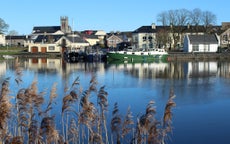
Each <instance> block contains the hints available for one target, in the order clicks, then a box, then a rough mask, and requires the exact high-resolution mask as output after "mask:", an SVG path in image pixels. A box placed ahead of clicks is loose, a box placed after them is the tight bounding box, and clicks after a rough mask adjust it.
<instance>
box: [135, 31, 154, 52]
mask: <svg viewBox="0 0 230 144" xmlns="http://www.w3.org/2000/svg"><path fill="white" fill-rule="evenodd" d="M144 37H146V40H145V39H144ZM148 37H152V40H151V41H149V40H148ZM155 40H156V35H155V33H135V34H133V44H134V46H135V48H140V49H145V48H156V43H155ZM150 44H151V46H150Z"/></svg>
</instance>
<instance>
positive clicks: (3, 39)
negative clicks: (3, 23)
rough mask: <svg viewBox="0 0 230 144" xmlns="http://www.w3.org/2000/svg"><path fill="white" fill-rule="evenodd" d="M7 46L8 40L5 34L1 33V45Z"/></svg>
mask: <svg viewBox="0 0 230 144" xmlns="http://www.w3.org/2000/svg"><path fill="white" fill-rule="evenodd" d="M1 45H2V46H5V45H6V40H5V35H4V34H0V46H1Z"/></svg>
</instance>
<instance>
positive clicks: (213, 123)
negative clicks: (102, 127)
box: [0, 59, 230, 144]
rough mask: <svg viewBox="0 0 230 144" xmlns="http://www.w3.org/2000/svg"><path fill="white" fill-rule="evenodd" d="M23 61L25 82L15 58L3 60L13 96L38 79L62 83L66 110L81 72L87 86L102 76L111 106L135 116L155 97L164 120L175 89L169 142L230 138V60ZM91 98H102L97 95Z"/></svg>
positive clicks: (203, 143) (0, 65)
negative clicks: (67, 98)
mask: <svg viewBox="0 0 230 144" xmlns="http://www.w3.org/2000/svg"><path fill="white" fill-rule="evenodd" d="M19 62H20V68H21V69H22V74H23V75H22V77H21V79H22V83H21V84H20V85H17V84H16V82H15V81H14V79H15V78H16V75H15V62H14V61H11V60H8V61H1V62H0V82H2V81H3V80H4V79H5V78H7V77H11V78H10V90H11V95H13V96H15V95H16V93H17V91H18V90H19V89H20V88H27V87H29V86H30V85H31V83H32V82H33V81H34V80H37V81H38V88H39V91H46V90H48V91H49V90H50V89H51V88H52V85H53V84H54V83H57V94H58V97H57V98H56V103H57V104H56V106H55V107H54V109H55V112H56V113H59V114H60V113H61V102H62V98H63V96H64V87H65V85H69V86H71V84H72V82H73V81H74V80H75V79H76V78H77V77H79V78H80V85H81V87H82V89H83V90H85V89H87V88H88V87H89V81H90V79H91V78H92V76H93V75H96V78H97V81H98V84H97V86H98V88H100V87H101V86H105V90H106V91H107V92H108V94H109V95H108V101H109V111H112V109H113V106H114V103H116V102H117V103H118V107H119V110H120V112H121V114H122V115H124V114H125V113H126V110H127V108H128V107H130V108H131V111H132V114H133V116H134V120H136V118H137V117H139V116H140V115H141V114H143V113H145V109H146V106H147V104H148V102H149V101H151V100H154V101H155V107H156V111H157V113H156V117H157V119H158V120H159V121H160V120H161V119H162V117H163V112H164V107H165V104H166V102H167V100H168V96H169V92H170V89H173V90H174V93H175V95H176V98H175V99H174V101H175V102H176V107H174V108H173V109H172V113H173V118H172V128H173V131H172V134H171V136H170V139H169V140H168V142H167V143H172V144H217V143H230V139H229V135H230V114H229V110H230V62H217V61H209V62H202V61H200V62H170V63H160V62H156V63H143V64H141V63H136V64H129V63H121V64H117V63H114V64H113V63H111V64H108V63H65V62H63V61H62V60H61V59H23V60H22V59H21V60H19ZM47 97H48V96H47ZM47 99H48V98H47ZM91 99H92V101H96V98H95V97H94V96H92V97H91ZM110 113H111V112H110ZM110 115H111V114H110ZM57 123H58V122H57ZM108 129H109V128H108Z"/></svg>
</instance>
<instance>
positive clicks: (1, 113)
mask: <svg viewBox="0 0 230 144" xmlns="http://www.w3.org/2000/svg"><path fill="white" fill-rule="evenodd" d="M9 99H10V98H9V78H7V79H5V80H4V81H3V83H2V87H1V91H0V139H1V140H2V141H4V139H5V138H6V137H7V136H8V134H7V133H8V132H7V131H8V130H7V127H8V123H7V121H8V120H9V119H10V116H11V108H12V104H11V103H10V100H9Z"/></svg>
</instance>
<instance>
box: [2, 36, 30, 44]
mask: <svg viewBox="0 0 230 144" xmlns="http://www.w3.org/2000/svg"><path fill="white" fill-rule="evenodd" d="M29 38H30V37H29V36H28V35H7V36H6V37H5V41H6V44H7V45H9V46H17V47H27V46H28V39H29Z"/></svg>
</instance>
